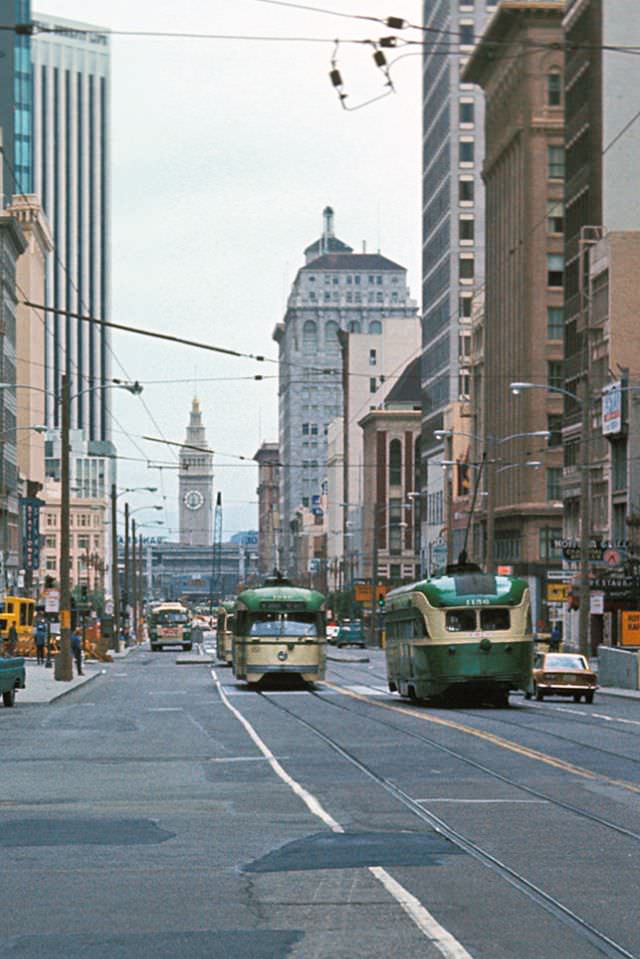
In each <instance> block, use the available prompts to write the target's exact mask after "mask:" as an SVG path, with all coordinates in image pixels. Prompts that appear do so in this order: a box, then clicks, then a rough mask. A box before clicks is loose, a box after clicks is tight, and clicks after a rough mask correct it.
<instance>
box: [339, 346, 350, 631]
mask: <svg viewBox="0 0 640 959" xmlns="http://www.w3.org/2000/svg"><path fill="white" fill-rule="evenodd" d="M338 340H339V342H340V349H341V351H342V502H343V507H342V555H343V557H344V564H345V565H344V579H345V584H344V585H345V590H346V589H351V581H350V580H349V581H347V579H348V577H349V571H350V566H349V550H348V548H347V547H348V537H347V533H348V531H349V525H348V523H349V502H350V500H349V334H348V333H346V332H345V331H344V330H338ZM349 616H351V601H349Z"/></svg>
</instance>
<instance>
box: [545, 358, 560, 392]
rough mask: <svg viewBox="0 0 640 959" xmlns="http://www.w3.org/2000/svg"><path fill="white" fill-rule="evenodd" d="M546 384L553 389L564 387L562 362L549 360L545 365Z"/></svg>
mask: <svg viewBox="0 0 640 959" xmlns="http://www.w3.org/2000/svg"><path fill="white" fill-rule="evenodd" d="M547 383H548V384H549V386H553V387H558V386H559V387H561V388H562V387H564V363H563V362H562V360H560V361H558V360H550V361H549V362H548V363H547Z"/></svg>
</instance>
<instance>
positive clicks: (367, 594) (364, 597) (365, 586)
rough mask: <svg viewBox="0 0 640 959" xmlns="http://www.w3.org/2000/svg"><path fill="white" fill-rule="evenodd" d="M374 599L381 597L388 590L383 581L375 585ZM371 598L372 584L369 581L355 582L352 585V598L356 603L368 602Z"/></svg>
mask: <svg viewBox="0 0 640 959" xmlns="http://www.w3.org/2000/svg"><path fill="white" fill-rule="evenodd" d="M376 592H377V596H376V599H383V598H384V597H385V596H386V594H387V593H388V592H389V587H388V586H386V585H385V584H384V583H378V585H377V587H376ZM372 598H373V586H372V585H371V583H356V584H355V587H354V599H355V601H356V603H370V602H371V600H372Z"/></svg>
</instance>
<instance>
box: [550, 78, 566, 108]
mask: <svg viewBox="0 0 640 959" xmlns="http://www.w3.org/2000/svg"><path fill="white" fill-rule="evenodd" d="M547 105H548V106H550V107H560V106H562V75H561V74H560V72H559V71H558V70H553V71H552V72H551V73H548V74H547Z"/></svg>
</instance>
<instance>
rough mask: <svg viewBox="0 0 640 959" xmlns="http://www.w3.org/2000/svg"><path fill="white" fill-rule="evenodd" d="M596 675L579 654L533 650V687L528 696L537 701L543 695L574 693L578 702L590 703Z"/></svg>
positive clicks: (594, 688)
mask: <svg viewBox="0 0 640 959" xmlns="http://www.w3.org/2000/svg"><path fill="white" fill-rule="evenodd" d="M597 685H598V683H597V677H596V674H595V673H594V672H593V670H592V669H591V668H590V666H589V663H588V661H587V659H586V658H585V657H584V656H580V655H579V654H578V653H536V656H535V658H534V661H533V686H532V689H531V691H530V692H528V693H527V694H526V697H527V699H531V696H532V695H533V696H535V698H536V699H537V700H542V699H544V697H545V696H554V695H555V696H573V700H574V702H576V703H579V702H580V700H581V699H582V697H583V696H584V700H585V702H586V703H592V702H593V694H594V693H595V691H596V689H597Z"/></svg>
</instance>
